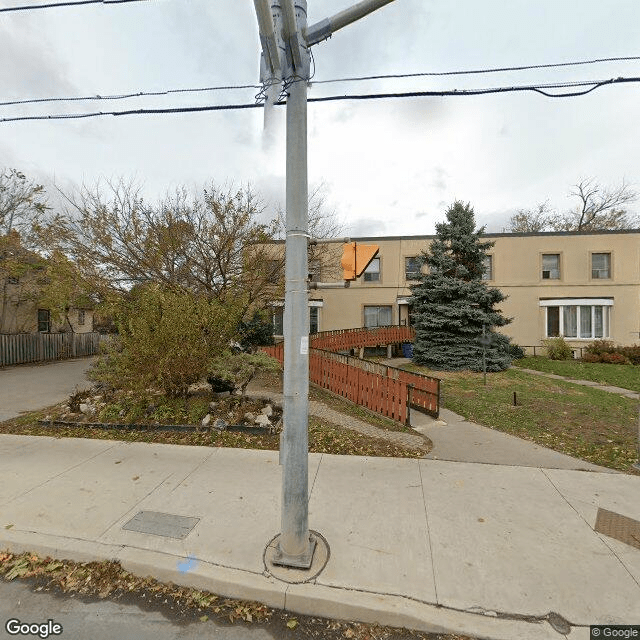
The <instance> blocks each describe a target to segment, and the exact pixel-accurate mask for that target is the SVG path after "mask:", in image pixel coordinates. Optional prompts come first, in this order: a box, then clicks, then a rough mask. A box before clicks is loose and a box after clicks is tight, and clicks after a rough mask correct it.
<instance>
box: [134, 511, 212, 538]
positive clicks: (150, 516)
mask: <svg viewBox="0 0 640 640" xmlns="http://www.w3.org/2000/svg"><path fill="white" fill-rule="evenodd" d="M198 522H200V518H188V517H186V516H175V515H173V514H171V513H159V512H158V511H140V512H139V513H137V514H136V515H135V516H134V517H133V518H132V519H131V520H129V522H127V524H125V525H124V527H122V528H123V529H126V530H127V531H137V532H138V533H149V534H151V535H153V536H164V537H165V538H177V539H178V540H184V538H186V537H187V536H188V535H189V534H190V533H191V530H192V529H193V528H194V527H195V526H196V525H197V524H198Z"/></svg>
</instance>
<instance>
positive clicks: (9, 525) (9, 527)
mask: <svg viewBox="0 0 640 640" xmlns="http://www.w3.org/2000/svg"><path fill="white" fill-rule="evenodd" d="M11 527H13V525H12V524H7V525H5V527H4V528H5V529H11Z"/></svg>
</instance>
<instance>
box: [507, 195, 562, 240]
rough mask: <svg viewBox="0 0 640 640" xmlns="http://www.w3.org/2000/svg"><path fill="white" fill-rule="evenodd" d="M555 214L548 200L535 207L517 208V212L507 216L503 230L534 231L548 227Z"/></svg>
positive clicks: (512, 231) (516, 231) (513, 231)
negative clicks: (506, 223)
mask: <svg viewBox="0 0 640 640" xmlns="http://www.w3.org/2000/svg"><path fill="white" fill-rule="evenodd" d="M554 215H556V214H555V212H554V211H553V210H552V209H551V207H550V206H549V201H548V200H547V201H546V202H542V203H541V204H539V205H538V206H537V207H536V208H535V209H518V213H516V214H515V215H513V216H511V218H509V224H508V226H507V227H506V228H505V231H508V232H511V233H535V232H537V231H545V230H547V229H548V228H549V224H550V220H551V218H552V216H554Z"/></svg>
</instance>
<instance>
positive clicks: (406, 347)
mask: <svg viewBox="0 0 640 640" xmlns="http://www.w3.org/2000/svg"><path fill="white" fill-rule="evenodd" d="M402 355H403V356H404V357H405V358H413V345H412V344H411V343H410V342H405V343H404V344H403V345H402Z"/></svg>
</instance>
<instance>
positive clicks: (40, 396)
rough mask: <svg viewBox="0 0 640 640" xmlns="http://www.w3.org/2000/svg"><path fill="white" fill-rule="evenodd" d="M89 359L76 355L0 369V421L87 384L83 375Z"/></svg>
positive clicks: (39, 407) (43, 406)
mask: <svg viewBox="0 0 640 640" xmlns="http://www.w3.org/2000/svg"><path fill="white" fill-rule="evenodd" d="M92 360H93V358H91V357H89V358H77V359H75V360H62V361H59V362H47V363H42V364H36V365H19V366H15V367H7V368H5V369H0V422H2V421H3V420H9V419H10V418H15V417H17V416H19V415H20V414H21V413H23V412H25V411H35V410H37V409H44V408H45V407H49V406H51V405H52V404H57V403H58V402H62V400H64V399H65V398H66V397H67V396H69V395H70V394H71V393H73V391H74V390H75V388H76V387H79V388H83V387H87V386H89V384H90V383H89V381H88V380H87V378H86V376H85V374H86V372H87V370H88V369H89V367H90V366H91V362H92Z"/></svg>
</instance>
